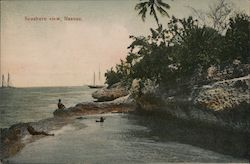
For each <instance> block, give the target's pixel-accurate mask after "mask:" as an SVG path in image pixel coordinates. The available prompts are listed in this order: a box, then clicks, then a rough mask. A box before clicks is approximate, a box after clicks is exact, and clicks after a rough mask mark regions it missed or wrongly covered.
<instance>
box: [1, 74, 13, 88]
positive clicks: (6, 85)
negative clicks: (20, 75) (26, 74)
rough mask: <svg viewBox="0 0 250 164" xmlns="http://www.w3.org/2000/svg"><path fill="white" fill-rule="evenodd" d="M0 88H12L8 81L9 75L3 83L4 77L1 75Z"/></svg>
mask: <svg viewBox="0 0 250 164" xmlns="http://www.w3.org/2000/svg"><path fill="white" fill-rule="evenodd" d="M1 88H14V87H13V85H12V83H11V81H10V74H9V73H8V78H7V82H6V81H5V78H4V75H2V86H1Z"/></svg>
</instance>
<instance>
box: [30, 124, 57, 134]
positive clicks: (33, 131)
mask: <svg viewBox="0 0 250 164" xmlns="http://www.w3.org/2000/svg"><path fill="white" fill-rule="evenodd" d="M27 130H28V132H29V133H30V134H31V135H45V136H54V134H49V133H46V132H44V131H40V132H39V131H36V130H35V129H34V128H33V127H32V126H30V125H28V127H27Z"/></svg>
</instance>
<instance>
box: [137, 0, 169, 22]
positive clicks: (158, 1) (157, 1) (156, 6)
mask: <svg viewBox="0 0 250 164" xmlns="http://www.w3.org/2000/svg"><path fill="white" fill-rule="evenodd" d="M140 1H141V2H140V3H138V4H137V5H136V6H135V10H137V11H139V13H138V14H139V15H141V18H142V20H143V21H145V18H146V14H147V11H148V9H150V12H149V14H150V15H153V16H154V18H155V20H156V23H157V25H158V27H160V23H159V19H158V16H157V12H156V11H158V12H159V13H160V14H161V15H162V16H167V17H169V15H168V12H167V11H166V10H167V9H170V6H169V4H167V3H164V2H163V1H162V0H146V1H145V0H140ZM142 1H143V2H142Z"/></svg>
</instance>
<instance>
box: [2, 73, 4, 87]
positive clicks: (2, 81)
mask: <svg viewBox="0 0 250 164" xmlns="http://www.w3.org/2000/svg"><path fill="white" fill-rule="evenodd" d="M2 87H4V75H2Z"/></svg>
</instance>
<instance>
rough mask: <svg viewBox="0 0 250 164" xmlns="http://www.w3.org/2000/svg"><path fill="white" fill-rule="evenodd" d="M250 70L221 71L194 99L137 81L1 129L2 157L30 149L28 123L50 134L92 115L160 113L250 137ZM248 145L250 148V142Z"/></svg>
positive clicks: (246, 151) (248, 152) (195, 88)
mask: <svg viewBox="0 0 250 164" xmlns="http://www.w3.org/2000/svg"><path fill="white" fill-rule="evenodd" d="M244 68H245V67H244ZM249 68H250V67H249V66H248V65H247V69H244V70H243V71H241V73H240V76H239V74H237V76H235V75H234V74H233V73H234V71H231V76H229V75H228V71H227V74H226V75H227V76H226V77H223V78H222V75H220V72H218V73H217V74H215V75H213V76H211V75H210V79H209V80H207V81H208V82H209V83H207V84H202V85H198V86H197V85H192V86H191V87H192V89H191V90H192V92H191V94H185V93H183V92H181V93H178V92H176V91H174V92H173V91H166V90H163V89H161V88H159V86H156V85H155V83H153V82H150V81H148V82H147V83H145V86H144V88H142V89H141V90H140V91H138V88H139V87H140V86H139V83H138V82H139V80H134V82H133V84H132V86H131V88H130V89H129V90H128V87H126V86H122V85H121V83H119V84H116V85H114V86H112V87H109V88H108V87H106V88H103V89H101V90H98V91H96V92H94V93H93V94H92V96H93V97H94V98H96V99H97V102H85V103H79V104H77V105H76V106H74V107H70V108H67V109H57V110H55V111H54V113H53V114H54V117H53V118H49V119H45V120H41V121H38V122H32V123H20V124H15V125H13V126H11V127H10V128H5V129H1V153H0V154H1V157H0V158H1V159H4V158H8V157H10V156H13V155H15V154H16V153H17V152H18V151H20V150H21V149H22V148H23V147H24V146H25V144H24V143H23V142H22V140H23V138H24V137H25V136H27V135H29V134H28V132H27V125H28V124H30V125H31V126H33V127H34V128H35V129H37V130H42V131H47V132H49V131H51V130H55V129H59V128H61V127H62V126H64V125H66V124H68V123H69V122H71V121H72V120H75V119H76V118H77V116H78V117H79V116H82V115H91V114H103V113H129V112H135V111H136V112H139V114H140V113H145V112H146V113H150V112H158V113H161V114H160V115H162V114H166V115H168V116H170V117H173V118H177V119H180V120H185V121H188V122H190V123H194V122H195V123H197V124H207V125H209V126H210V127H211V126H212V127H215V128H222V129H229V131H232V132H235V131H239V132H241V133H244V134H245V135H244V136H249V137H250V110H249V109H250V99H249V88H250V75H249V70H250V69H249ZM229 73H230V71H229ZM218 74H219V75H218ZM215 79H216V80H215ZM138 92H140V93H138ZM32 137H33V136H32ZM31 142H32V141H31ZM245 144H246V146H247V147H250V141H246V143H245ZM248 145H249V146H248ZM249 155H250V150H249V149H247V148H246V149H244V151H242V153H239V156H241V157H246V158H249Z"/></svg>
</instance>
